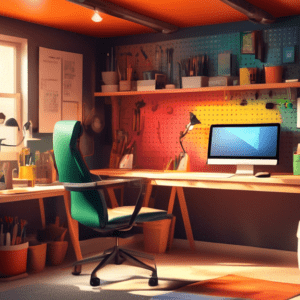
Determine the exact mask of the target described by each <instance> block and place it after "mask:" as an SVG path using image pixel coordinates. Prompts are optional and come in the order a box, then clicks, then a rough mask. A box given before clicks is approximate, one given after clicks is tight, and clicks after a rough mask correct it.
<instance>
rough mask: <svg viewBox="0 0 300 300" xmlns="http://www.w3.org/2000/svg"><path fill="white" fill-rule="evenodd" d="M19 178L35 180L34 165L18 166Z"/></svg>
mask: <svg viewBox="0 0 300 300" xmlns="http://www.w3.org/2000/svg"><path fill="white" fill-rule="evenodd" d="M19 178H20V179H27V180H35V179H36V166H35V165H31V166H20V172H19Z"/></svg>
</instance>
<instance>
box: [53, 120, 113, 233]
mask: <svg viewBox="0 0 300 300" xmlns="http://www.w3.org/2000/svg"><path fill="white" fill-rule="evenodd" d="M82 130H83V129H82V126H81V123H80V122H79V121H70V120H65V121H58V122H57V123H56V124H55V126H54V133H53V150H54V157H55V162H56V166H57V170H58V177H59V181H60V182H70V183H85V182H91V181H92V178H91V175H90V171H89V169H88V167H87V165H86V164H85V162H84V160H83V157H82V156H81V153H80V151H79V148H78V141H79V138H80V135H81V133H82ZM71 215H72V218H73V219H75V220H77V221H78V222H80V223H82V224H84V225H86V226H88V227H92V228H104V227H105V225H106V224H107V220H108V217H107V207H106V202H105V198H104V195H103V193H101V192H99V191H97V190H89V191H84V192H73V191H72V192H71Z"/></svg>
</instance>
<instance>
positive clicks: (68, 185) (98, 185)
mask: <svg viewBox="0 0 300 300" xmlns="http://www.w3.org/2000/svg"><path fill="white" fill-rule="evenodd" d="M136 180H139V179H137V178H133V179H106V180H101V181H92V182H84V183H73V182H63V186H64V187H65V189H66V190H68V191H74V192H83V191H87V190H97V189H102V188H103V187H105V186H109V185H116V184H123V183H127V182H131V181H136Z"/></svg>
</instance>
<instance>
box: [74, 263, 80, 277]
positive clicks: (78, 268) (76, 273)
mask: <svg viewBox="0 0 300 300" xmlns="http://www.w3.org/2000/svg"><path fill="white" fill-rule="evenodd" d="M80 273H81V265H77V266H74V269H73V272H72V274H73V275H80Z"/></svg>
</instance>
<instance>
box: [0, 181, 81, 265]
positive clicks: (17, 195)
mask: <svg viewBox="0 0 300 300" xmlns="http://www.w3.org/2000/svg"><path fill="white" fill-rule="evenodd" d="M58 196H63V199H64V205H65V211H66V215H67V220H68V229H69V235H70V241H71V244H72V247H73V249H74V252H75V256H76V259H77V260H80V259H82V254H81V250H80V245H79V233H78V223H77V221H75V220H73V219H72V217H71V211H70V193H69V192H68V191H66V190H65V189H64V187H63V186H62V185H50V186H35V187H18V188H14V189H12V190H0V204H1V203H10V202H15V201H25V200H38V201H39V208H40V214H41V221H42V227H43V228H45V226H46V219H45V208H44V201H43V200H44V198H49V197H58Z"/></svg>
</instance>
